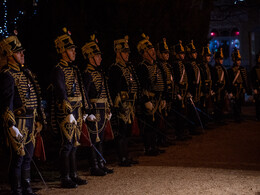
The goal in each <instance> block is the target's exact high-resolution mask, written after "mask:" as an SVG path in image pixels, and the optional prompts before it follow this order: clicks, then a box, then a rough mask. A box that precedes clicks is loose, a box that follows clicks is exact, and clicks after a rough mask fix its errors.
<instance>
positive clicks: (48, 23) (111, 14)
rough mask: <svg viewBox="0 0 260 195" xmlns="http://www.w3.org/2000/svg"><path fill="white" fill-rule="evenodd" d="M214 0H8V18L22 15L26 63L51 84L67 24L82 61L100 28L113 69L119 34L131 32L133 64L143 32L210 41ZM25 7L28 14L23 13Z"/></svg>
mask: <svg viewBox="0 0 260 195" xmlns="http://www.w3.org/2000/svg"><path fill="white" fill-rule="evenodd" d="M1 1H2V2H3V0H1ZM212 3H213V0H185V1H184V0H174V1H173V0H163V1H162V0H128V1H127V0H96V1H86V0H38V4H37V6H33V0H20V1H17V0H7V5H8V6H7V7H8V17H7V18H8V21H14V18H15V17H17V16H19V20H18V22H17V26H18V32H19V35H18V37H19V38H20V40H21V42H22V44H23V45H24V47H25V49H26V54H25V55H26V64H27V65H28V66H29V67H30V68H31V69H32V70H33V72H35V73H36V74H37V75H38V77H39V80H40V84H41V85H42V87H43V88H46V87H47V86H48V84H49V83H48V80H49V79H48V76H49V75H50V71H51V69H52V67H53V66H54V65H55V64H56V63H57V54H56V51H55V48H54V39H55V37H56V36H57V32H58V30H60V29H61V27H63V26H67V27H68V28H69V29H70V31H71V33H72V38H73V40H74V42H75V44H76V45H77V46H78V49H77V54H78V55H77V64H78V65H79V66H80V65H82V56H81V50H80V48H81V47H82V46H83V45H84V44H85V42H86V41H88V40H89V35H90V34H91V33H93V32H95V33H96V35H97V38H98V40H99V46H100V48H101V50H102V52H103V56H102V58H103V66H104V67H105V68H107V67H109V65H110V64H112V63H113V61H114V59H115V55H114V52H113V41H114V39H117V38H120V37H123V36H124V35H125V34H128V35H129V43H130V47H131V52H132V53H131V61H132V62H133V63H137V62H138V60H139V59H140V56H139V55H138V53H137V49H136V45H137V43H138V41H139V40H140V38H141V34H142V33H143V32H144V33H145V34H147V35H148V36H149V37H150V40H151V42H152V43H153V44H154V45H155V44H156V43H157V42H158V41H159V40H160V39H161V38H162V37H163V36H165V37H166V38H167V42H168V45H169V46H171V45H173V44H176V43H177V42H178V40H179V39H181V40H183V42H184V45H185V43H188V42H189V41H190V40H191V39H194V44H195V46H196V47H197V48H200V47H202V45H203V44H205V43H206V42H207V41H208V40H207V35H208V31H209V20H210V11H211V9H212ZM0 5H2V3H1V4H0ZM1 9H2V8H1ZM19 11H22V12H23V13H24V14H23V15H21V14H20V15H19V14H18V13H19ZM1 13H3V12H2V10H1ZM35 13H36V14H35ZM1 18H2V14H1ZM1 23H3V21H1ZM9 24H11V22H9ZM1 25H2V24H1ZM10 29H11V27H10Z"/></svg>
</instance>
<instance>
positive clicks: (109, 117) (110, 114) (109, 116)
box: [107, 112, 112, 121]
mask: <svg viewBox="0 0 260 195" xmlns="http://www.w3.org/2000/svg"><path fill="white" fill-rule="evenodd" d="M111 117H112V113H111V112H110V113H109V115H108V118H107V120H109V121H110V119H111Z"/></svg>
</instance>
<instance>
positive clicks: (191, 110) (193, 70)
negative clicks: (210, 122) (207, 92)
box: [186, 40, 204, 135]
mask: <svg viewBox="0 0 260 195" xmlns="http://www.w3.org/2000/svg"><path fill="white" fill-rule="evenodd" d="M197 56H198V53H197V50H196V48H195V46H194V44H193V40H191V43H189V44H188V45H186V57H187V64H186V70H187V75H188V78H189V79H188V90H189V93H190V94H188V95H189V97H188V98H189V102H188V117H189V119H190V120H192V121H194V122H196V124H197V125H200V123H199V122H201V119H200V116H199V115H198V111H197V110H196V108H195V107H201V105H200V103H201V102H200V98H201V93H202V91H201V89H202V87H203V85H204V83H203V78H202V71H201V69H200V67H199V65H198V64H197ZM194 106H195V107H194ZM196 112H197V114H196ZM189 128H190V133H191V135H199V134H201V133H203V132H202V131H201V130H199V129H195V126H193V125H190V127H189Z"/></svg>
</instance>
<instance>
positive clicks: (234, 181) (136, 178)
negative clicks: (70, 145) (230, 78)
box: [1, 107, 260, 195]
mask: <svg viewBox="0 0 260 195" xmlns="http://www.w3.org/2000/svg"><path fill="white" fill-rule="evenodd" d="M243 111H244V113H245V116H244V118H245V121H244V122H242V123H240V124H236V123H234V122H231V121H229V122H228V124H227V125H225V126H218V127H216V128H214V129H212V130H208V131H207V132H206V133H205V134H203V135H200V136H195V137H193V139H192V140H189V141H186V142H177V144H176V145H174V146H170V147H168V148H166V153H164V154H161V155H160V156H156V157H147V156H142V155H141V156H139V155H140V154H141V153H142V151H141V150H139V151H135V153H134V154H135V156H139V157H138V160H139V162H140V163H139V164H138V165H135V166H132V167H129V168H122V167H118V166H117V165H116V163H113V164H109V166H110V167H113V168H114V170H115V173H114V174H112V175H107V176H105V177H93V176H89V172H87V171H86V170H85V169H84V166H82V164H84V160H81V162H79V163H80V166H79V174H80V175H81V176H82V177H83V178H86V179H87V180H88V184H87V185H85V186H80V187H78V188H77V189H72V190H65V189H61V188H60V187H59V181H58V176H56V174H57V171H55V172H52V171H46V170H45V171H44V173H43V175H44V177H45V180H46V181H47V185H48V188H47V189H44V185H43V184H42V182H40V180H38V179H35V181H34V183H33V186H34V188H35V189H36V190H38V191H37V193H38V194H42V195H45V194H46V195H57V194H77V195H81V194H82V195H83V194H91V195H92V194H102V195H104V194H140V195H141V194H160V195H161V194H180V195H182V194H183V195H186V194H214V195H218V194H219V195H223V194H227V195H234V194H238V195H240V194H241V195H242V194H245V195H248V194H260V122H256V121H254V117H253V114H254V111H253V108H252V107H244V108H243ZM139 149H140V148H139ZM112 161H113V160H112ZM54 175H55V176H54ZM36 178H37V175H36ZM1 188H2V192H3V193H4V192H6V190H7V189H6V188H7V187H6V185H4V184H3V185H1Z"/></svg>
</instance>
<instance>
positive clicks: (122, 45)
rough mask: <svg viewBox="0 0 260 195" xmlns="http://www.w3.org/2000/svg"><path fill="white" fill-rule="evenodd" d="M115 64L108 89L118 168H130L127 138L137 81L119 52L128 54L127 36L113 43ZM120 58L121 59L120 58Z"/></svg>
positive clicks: (133, 114) (131, 69) (135, 98)
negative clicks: (113, 123) (110, 99)
mask: <svg viewBox="0 0 260 195" xmlns="http://www.w3.org/2000/svg"><path fill="white" fill-rule="evenodd" d="M114 51H115V53H116V54H117V55H119V56H117V58H116V62H115V63H114V64H112V66H111V67H110V70H109V89H110V92H111V98H112V100H113V102H114V107H113V110H114V113H113V116H114V121H115V125H114V126H113V129H114V131H116V135H117V136H116V141H117V150H118V156H119V165H120V166H131V163H133V161H131V159H129V157H128V137H129V136H130V135H131V127H132V123H133V121H134V118H135V105H136V102H137V96H138V86H139V81H138V79H137V75H136V72H135V69H134V67H133V65H132V64H131V63H130V62H128V61H125V60H124V58H123V57H122V53H121V52H125V53H128V54H129V53H130V48H129V45H128V36H125V37H124V38H123V39H117V40H115V41H114ZM120 57H121V58H120Z"/></svg>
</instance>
